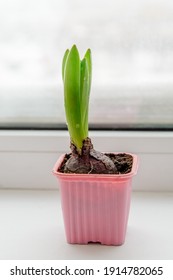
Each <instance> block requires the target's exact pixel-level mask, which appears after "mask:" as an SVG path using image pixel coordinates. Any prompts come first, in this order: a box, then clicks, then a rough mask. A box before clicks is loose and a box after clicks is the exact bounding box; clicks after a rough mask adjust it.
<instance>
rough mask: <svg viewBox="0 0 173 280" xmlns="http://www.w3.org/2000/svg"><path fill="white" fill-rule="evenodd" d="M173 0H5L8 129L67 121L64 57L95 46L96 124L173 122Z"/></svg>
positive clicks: (2, 92)
mask: <svg viewBox="0 0 173 280" xmlns="http://www.w3.org/2000/svg"><path fill="white" fill-rule="evenodd" d="M172 15H173V1H172V0H141V1H138V0H133V1H128V0H116V1H114V0H110V1H106V0H95V1H93V0H87V1H80V0H73V1H71V0H30V1H28V0H15V1H11V0H0V127H2V128H3V127H15V128H17V127H31V128H32V127H43V128H46V127H50V128H53V127H62V126H63V125H64V124H65V114H64V107H63V86H62V80H61V62H62V56H63V54H64V51H65V50H66V48H70V47H71V46H72V45H73V44H74V43H75V44H76V45H77V46H78V49H79V51H80V53H81V55H83V54H84V52H85V50H86V49H87V48H91V50H92V58H93V78H92V89H91V100H90V117H89V120H90V125H91V126H92V125H93V127H102V128H103V127H108V128H109V127H115V128H117V127H119V128H172V127H173V78H172V77H173V16H172Z"/></svg>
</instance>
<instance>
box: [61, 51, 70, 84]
mask: <svg viewBox="0 0 173 280" xmlns="http://www.w3.org/2000/svg"><path fill="white" fill-rule="evenodd" d="M68 54H69V49H67V50H66V51H65V54H64V57H63V60H62V79H63V81H64V72H65V71H64V70H65V64H66V61H67V56H68Z"/></svg>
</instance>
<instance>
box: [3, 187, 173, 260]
mask: <svg viewBox="0 0 173 280" xmlns="http://www.w3.org/2000/svg"><path fill="white" fill-rule="evenodd" d="M172 216H173V193H158V192H157V193H147V192H145V193H143V192H133V194H132V202H131V210H130V216H129V223H128V229H127V235H126V241H125V243H124V245H122V246H117V247H116V246H104V245H95V244H94V245H93V244H92V245H91V244H90V245H70V244H67V242H66V239H65V233H64V225H63V220H62V213H61V205H60V200H59V192H58V191H55V190H51V191H43V190H37V191H32V190H30V191H28V190H0V221H1V233H0V248H1V250H0V259H1V260H3V259H6V260H9V259H11V260H15V259H16V260H17V259H21V260H22V259H23V260H24V259H30V260H44V259H49V260H58V259H61V260H67V259H68V260H69V259H71V260H72V259H80V260H82V259H84V260H85V259H103V260H105V259H126V260H127V259H129V260H130V259H148V260H150V259H156V260H159V259H165V260H168V259H173V242H172V236H173V220H172Z"/></svg>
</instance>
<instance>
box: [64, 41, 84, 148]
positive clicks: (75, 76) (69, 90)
mask: <svg viewBox="0 0 173 280" xmlns="http://www.w3.org/2000/svg"><path fill="white" fill-rule="evenodd" d="M65 60H66V62H65V68H64V101H65V111H66V119H67V125H68V130H69V133H70V137H71V141H72V142H73V143H74V145H75V146H76V147H77V149H78V151H79V152H80V151H81V148H82V142H83V137H82V134H83V133H82V129H83V128H82V126H81V111H80V57H79V53H78V50H77V48H76V46H75V45H74V46H73V47H72V48H71V50H70V52H69V54H68V56H67V58H66V59H65Z"/></svg>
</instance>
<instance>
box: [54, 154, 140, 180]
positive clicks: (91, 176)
mask: <svg viewBox="0 0 173 280" xmlns="http://www.w3.org/2000/svg"><path fill="white" fill-rule="evenodd" d="M121 153H122V152H116V153H113V154H121ZM124 153H125V152H123V154H124ZM125 154H128V155H131V156H132V157H133V165H132V170H131V172H129V173H127V174H76V173H74V174H73V173H63V172H59V171H57V170H58V169H59V167H60V165H61V164H62V162H63V160H64V157H65V155H66V154H62V155H61V156H60V157H59V158H58V160H57V161H56V163H55V165H54V167H53V170H52V173H53V174H54V175H55V176H57V177H60V178H74V179H86V178H87V179H88V178H89V179H98V178H110V179H113V178H114V179H115V178H117V179H118V178H119V179H122V178H124V179H125V178H126V179H127V178H131V177H133V176H135V175H136V173H137V170H138V165H139V159H138V156H137V155H136V154H132V153H125Z"/></svg>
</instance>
